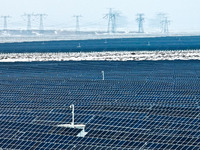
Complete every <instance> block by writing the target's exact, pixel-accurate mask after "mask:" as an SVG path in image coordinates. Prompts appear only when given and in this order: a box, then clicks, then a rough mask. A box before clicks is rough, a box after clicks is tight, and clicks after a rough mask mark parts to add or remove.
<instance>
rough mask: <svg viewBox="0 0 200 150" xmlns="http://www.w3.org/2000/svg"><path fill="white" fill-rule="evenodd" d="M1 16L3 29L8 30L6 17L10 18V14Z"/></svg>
mask: <svg viewBox="0 0 200 150" xmlns="http://www.w3.org/2000/svg"><path fill="white" fill-rule="evenodd" d="M1 18H3V20H4V26H3V30H4V31H6V30H8V22H7V19H8V18H11V17H10V16H1Z"/></svg>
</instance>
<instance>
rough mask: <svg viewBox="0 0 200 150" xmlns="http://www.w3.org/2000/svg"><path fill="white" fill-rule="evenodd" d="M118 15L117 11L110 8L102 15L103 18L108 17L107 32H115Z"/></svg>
mask: <svg viewBox="0 0 200 150" xmlns="http://www.w3.org/2000/svg"><path fill="white" fill-rule="evenodd" d="M118 16H119V13H118V12H113V11H112V8H110V9H109V13H108V14H106V15H105V16H104V18H106V19H108V29H107V32H108V33H111V32H112V33H115V32H116V19H117V17H118Z"/></svg>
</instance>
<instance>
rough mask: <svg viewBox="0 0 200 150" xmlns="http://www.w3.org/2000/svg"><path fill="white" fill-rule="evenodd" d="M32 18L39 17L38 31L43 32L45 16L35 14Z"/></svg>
mask: <svg viewBox="0 0 200 150" xmlns="http://www.w3.org/2000/svg"><path fill="white" fill-rule="evenodd" d="M34 16H36V17H39V19H40V26H39V30H40V31H41V32H42V31H44V18H45V17H47V14H35V15H34Z"/></svg>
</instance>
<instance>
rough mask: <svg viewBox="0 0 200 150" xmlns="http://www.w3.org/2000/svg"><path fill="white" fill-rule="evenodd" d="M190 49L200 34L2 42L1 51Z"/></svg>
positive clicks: (198, 43) (197, 44)
mask: <svg viewBox="0 0 200 150" xmlns="http://www.w3.org/2000/svg"><path fill="white" fill-rule="evenodd" d="M188 49H200V36H166V37H138V38H137V37H135V38H118V39H92V40H68V41H67V40H66V41H39V42H16V43H0V53H24V52H26V53H32V52H56V53H57V52H92V51H95V52H97V51H98V52H101V51H137V50H151V51H157V50H188Z"/></svg>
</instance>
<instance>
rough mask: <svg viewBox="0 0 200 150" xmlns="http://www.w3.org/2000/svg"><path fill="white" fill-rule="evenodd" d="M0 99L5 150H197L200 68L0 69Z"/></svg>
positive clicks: (47, 65) (89, 65) (167, 64)
mask: <svg viewBox="0 0 200 150" xmlns="http://www.w3.org/2000/svg"><path fill="white" fill-rule="evenodd" d="M102 70H103V71H104V72H105V80H102V74H101V71H102ZM0 91H1V93H0V148H2V149H23V150H25V149H38V150H39V149H69V150H97V149H98V150H108V149H109V150H121V149H124V150H132V149H156V150H157V149H162V150H163V149H170V150H171V149H177V150H179V149H185V150H199V149H200V61H158V62H153V61H142V62H32V63H1V64H0ZM71 104H74V105H75V123H76V124H85V125H86V132H88V134H87V135H86V136H85V137H77V134H78V133H80V132H81V129H74V128H64V127H58V126H57V125H59V124H64V123H70V122H71V109H70V108H69V105H71Z"/></svg>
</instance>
